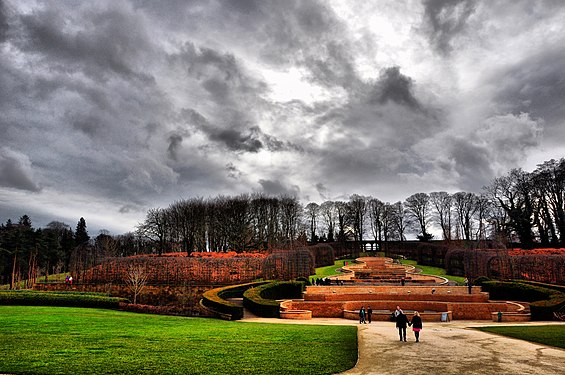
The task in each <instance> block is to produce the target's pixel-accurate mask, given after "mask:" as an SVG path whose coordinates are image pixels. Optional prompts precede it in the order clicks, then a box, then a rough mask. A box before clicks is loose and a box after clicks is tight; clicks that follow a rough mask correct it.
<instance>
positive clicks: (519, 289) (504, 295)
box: [482, 281, 555, 302]
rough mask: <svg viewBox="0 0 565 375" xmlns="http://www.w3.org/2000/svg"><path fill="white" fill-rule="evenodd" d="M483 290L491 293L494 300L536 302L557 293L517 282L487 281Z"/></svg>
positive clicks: (483, 285)
mask: <svg viewBox="0 0 565 375" xmlns="http://www.w3.org/2000/svg"><path fill="white" fill-rule="evenodd" d="M482 287H483V290H484V291H486V292H489V294H490V297H491V298H492V299H497V300H514V301H524V302H534V301H541V300H546V299H550V298H551V296H552V295H553V294H554V293H555V291H553V290H551V289H546V288H540V287H536V286H533V285H526V284H522V283H517V282H506V281H485V282H483V284H482Z"/></svg>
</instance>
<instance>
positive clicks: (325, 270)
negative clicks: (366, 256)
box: [310, 259, 353, 281]
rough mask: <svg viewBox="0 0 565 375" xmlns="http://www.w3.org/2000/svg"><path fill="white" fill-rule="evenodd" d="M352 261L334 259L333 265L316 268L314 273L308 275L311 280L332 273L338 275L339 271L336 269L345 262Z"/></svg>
mask: <svg viewBox="0 0 565 375" xmlns="http://www.w3.org/2000/svg"><path fill="white" fill-rule="evenodd" d="M352 261H353V259H340V260H336V261H335V262H334V265H333V266H327V267H319V268H316V274H315V275H312V276H310V281H312V279H314V278H318V279H321V278H324V277H328V276H332V275H338V274H340V273H341V272H338V271H337V269H338V268H341V267H343V265H344V263H345V262H347V263H348V264H349V263H351V262H352Z"/></svg>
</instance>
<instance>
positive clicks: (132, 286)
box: [124, 264, 149, 304]
mask: <svg viewBox="0 0 565 375" xmlns="http://www.w3.org/2000/svg"><path fill="white" fill-rule="evenodd" d="M148 276H149V274H148V273H147V271H146V270H145V267H144V266H143V265H141V264H130V265H129V266H128V267H127V269H126V274H125V280H124V281H125V283H126V286H127V288H128V289H129V290H130V291H131V292H132V293H133V303H134V304H136V303H137V296H138V295H139V294H140V293H141V292H142V291H143V289H144V288H145V286H146V285H147V277H148Z"/></svg>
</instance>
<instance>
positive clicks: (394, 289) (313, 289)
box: [306, 285, 482, 295]
mask: <svg viewBox="0 0 565 375" xmlns="http://www.w3.org/2000/svg"><path fill="white" fill-rule="evenodd" d="M432 290H435V292H434V294H437V295H440V294H441V295H444V294H457V295H463V294H468V293H469V291H468V288H467V287H466V286H386V285H385V286H380V285H379V286H372V285H367V286H349V285H344V286H308V287H306V293H312V294H335V293H341V294H362V293H370V292H372V293H383V294H401V295H406V294H421V295H425V294H432ZM408 291H410V293H408ZM472 293H473V294H480V293H482V292H481V287H480V286H474V287H472Z"/></svg>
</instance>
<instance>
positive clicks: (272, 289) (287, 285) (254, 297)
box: [243, 281, 305, 318]
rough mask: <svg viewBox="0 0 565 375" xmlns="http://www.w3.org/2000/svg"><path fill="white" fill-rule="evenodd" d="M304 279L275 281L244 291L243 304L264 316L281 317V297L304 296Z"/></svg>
mask: <svg viewBox="0 0 565 375" xmlns="http://www.w3.org/2000/svg"><path fill="white" fill-rule="evenodd" d="M304 286H305V282H304V281H275V282H272V283H269V284H265V285H261V286H258V287H255V288H251V289H248V290H246V291H245V293H243V306H245V308H247V309H249V310H250V311H251V312H252V313H253V314H255V315H257V316H260V317H263V318H279V317H280V303H279V302H278V301H277V300H279V299H287V298H302V291H303V290H304Z"/></svg>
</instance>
